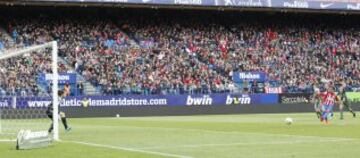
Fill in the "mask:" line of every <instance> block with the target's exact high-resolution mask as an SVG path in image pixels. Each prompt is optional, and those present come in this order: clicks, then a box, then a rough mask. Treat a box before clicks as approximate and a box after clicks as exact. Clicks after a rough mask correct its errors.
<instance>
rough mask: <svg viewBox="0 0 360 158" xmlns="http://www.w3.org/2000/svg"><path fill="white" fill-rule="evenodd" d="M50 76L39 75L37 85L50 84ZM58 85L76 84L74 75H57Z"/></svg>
mask: <svg viewBox="0 0 360 158" xmlns="http://www.w3.org/2000/svg"><path fill="white" fill-rule="evenodd" d="M52 78H53V77H52V74H44V73H42V74H39V79H38V82H39V83H50V82H51V81H52ZM58 82H59V84H65V83H69V84H76V74H75V73H59V77H58Z"/></svg>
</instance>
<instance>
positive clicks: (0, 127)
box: [0, 41, 59, 140]
mask: <svg viewBox="0 0 360 158" xmlns="http://www.w3.org/2000/svg"><path fill="white" fill-rule="evenodd" d="M46 48H50V49H51V71H52V79H51V80H52V87H51V89H52V93H51V102H52V103H53V104H52V105H53V118H52V120H53V139H54V140H59V123H58V120H59V115H58V112H59V109H58V105H59V98H58V89H59V88H58V62H57V61H58V45H57V42H56V41H52V42H48V43H44V44H41V45H35V46H30V47H26V48H23V49H19V50H15V51H5V52H4V51H3V52H2V54H1V55H0V62H1V61H3V60H9V59H11V58H17V57H21V56H23V55H25V54H29V55H30V56H31V54H32V53H34V52H39V51H41V50H44V49H46ZM44 53H47V52H46V51H44ZM6 68H7V67H6V66H5V69H6ZM0 73H1V72H0ZM0 84H1V82H0ZM0 90H1V85H0ZM0 99H1V98H0ZM7 99H9V97H7ZM0 101H1V100H0ZM15 102H17V101H15ZM0 103H1V102H0ZM12 103H14V101H13V102H12ZM8 106H9V107H10V106H12V105H8ZM46 106H48V105H46ZM2 110H4V107H1V105H0V135H1V134H6V133H4V131H5V127H4V126H5V125H4V123H3V119H5V117H6V116H4V114H2ZM23 111H25V110H23ZM28 111H31V109H28ZM22 114H24V113H21V112H20V113H19V114H16V115H22ZM9 115H11V114H9ZM24 115H25V114H24ZM23 117H25V119H26V116H22V117H21V118H23ZM17 119H18V118H17ZM30 119H31V118H30ZM48 125H49V126H50V121H49V123H48ZM11 126H12V125H11ZM49 126H47V127H49ZM20 128H21V127H20ZM16 130H20V129H16ZM44 130H47V129H44ZM17 132H18V131H17Z"/></svg>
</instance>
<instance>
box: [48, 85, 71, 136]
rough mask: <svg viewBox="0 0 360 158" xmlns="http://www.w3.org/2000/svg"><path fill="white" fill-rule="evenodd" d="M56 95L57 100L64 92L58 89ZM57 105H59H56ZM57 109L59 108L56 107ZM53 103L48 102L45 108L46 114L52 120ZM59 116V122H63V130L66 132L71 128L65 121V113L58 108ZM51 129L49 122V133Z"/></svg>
mask: <svg viewBox="0 0 360 158" xmlns="http://www.w3.org/2000/svg"><path fill="white" fill-rule="evenodd" d="M58 96H59V100H61V99H62V98H63V97H65V96H64V92H63V91H58ZM58 106H59V105H58ZM58 109H59V108H58ZM53 110H54V109H53V103H50V104H49V106H48V108H47V109H46V115H47V116H48V117H49V118H50V119H51V120H53ZM59 116H60V118H61V122H62V123H63V125H64V127H65V131H66V132H68V131H70V130H71V127H70V126H68V124H67V121H66V116H65V113H64V112H62V111H60V110H59ZM52 130H53V123H51V126H50V128H49V130H48V132H49V133H51V132H52Z"/></svg>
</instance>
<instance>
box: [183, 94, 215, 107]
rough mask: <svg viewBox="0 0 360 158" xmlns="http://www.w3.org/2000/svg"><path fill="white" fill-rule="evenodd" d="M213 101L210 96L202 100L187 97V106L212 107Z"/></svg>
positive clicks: (205, 96) (203, 97)
mask: <svg viewBox="0 0 360 158" xmlns="http://www.w3.org/2000/svg"><path fill="white" fill-rule="evenodd" d="M211 104H212V99H211V98H210V97H209V96H208V95H204V96H202V97H201V98H192V97H191V96H190V95H189V96H188V97H187V100H186V105H211Z"/></svg>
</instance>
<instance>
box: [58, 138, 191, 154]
mask: <svg viewBox="0 0 360 158" xmlns="http://www.w3.org/2000/svg"><path fill="white" fill-rule="evenodd" d="M62 142H69V143H75V144H82V145H87V146H93V147H102V148H108V149H116V150H124V151H130V152H138V153H145V154H152V155H159V156H166V157H174V158H193V157H191V156H185V155H177V154H170V153H164V152H157V151H147V150H141V149H134V148H129V147H119V146H113V145H105V144H97V143H90V142H82V141H62Z"/></svg>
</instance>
